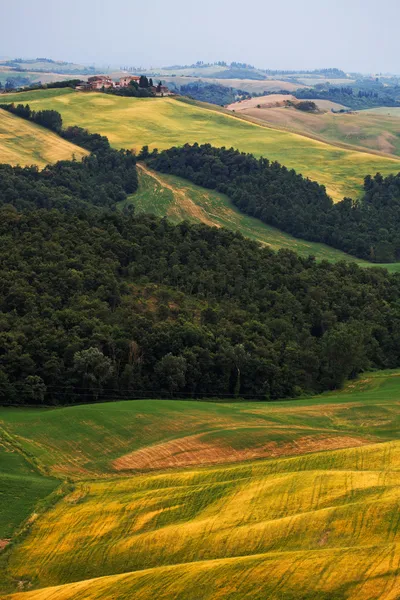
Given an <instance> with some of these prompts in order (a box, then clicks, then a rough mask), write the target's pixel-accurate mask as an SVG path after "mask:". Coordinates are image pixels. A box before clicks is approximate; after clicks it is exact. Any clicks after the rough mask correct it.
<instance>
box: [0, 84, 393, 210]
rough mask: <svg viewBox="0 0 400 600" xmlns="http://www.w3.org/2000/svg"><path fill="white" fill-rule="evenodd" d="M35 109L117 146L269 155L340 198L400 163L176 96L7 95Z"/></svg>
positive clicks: (355, 192) (61, 92) (48, 92)
mask: <svg viewBox="0 0 400 600" xmlns="http://www.w3.org/2000/svg"><path fill="white" fill-rule="evenodd" d="M7 100H8V101H9V102H23V103H26V102H29V104H30V106H31V107H32V108H34V109H35V110H37V109H39V108H41V109H44V108H46V109H49V108H52V109H55V110H58V111H59V112H60V113H61V114H62V117H63V120H64V122H65V124H66V125H74V124H78V125H81V126H83V127H86V128H88V129H89V130H90V131H95V132H98V133H101V134H103V135H106V136H107V137H108V138H109V140H110V142H111V144H113V145H114V146H115V147H117V148H134V149H136V150H139V149H140V148H141V146H143V145H148V146H149V147H151V148H154V147H158V148H160V149H163V148H169V147H171V146H173V145H182V144H184V143H186V142H189V143H192V142H199V143H211V144H213V145H216V146H227V147H230V146H234V147H237V148H238V149H239V150H241V151H245V152H251V153H253V154H255V155H258V156H260V155H263V156H267V157H268V158H269V159H271V160H277V161H279V162H280V163H281V164H284V165H286V166H287V167H289V168H294V169H296V171H297V172H299V173H302V174H303V175H304V176H307V177H309V178H311V179H313V180H316V181H318V182H319V183H321V184H323V185H325V186H326V188H327V191H328V193H329V194H330V195H331V196H332V197H333V198H334V199H336V200H340V199H341V198H342V197H343V196H350V197H356V196H357V195H358V194H359V193H360V187H361V183H362V179H363V177H364V176H365V175H367V174H371V173H376V172H377V171H379V172H381V173H382V174H383V175H385V174H388V173H391V172H397V171H398V170H399V169H400V161H398V160H395V159H389V158H384V157H381V156H376V155H372V154H368V153H366V152H365V153H364V152H357V151H351V150H346V149H343V148H339V147H335V146H332V145H329V144H325V143H321V142H319V141H316V140H312V139H310V138H307V137H305V136H300V135H296V134H293V133H289V132H286V131H281V130H278V129H272V128H269V127H262V126H259V125H257V124H254V123H250V122H247V121H244V120H241V119H239V118H236V117H234V116H231V115H229V114H225V113H224V112H220V111H218V110H215V109H210V108H208V105H204V106H203V105H198V104H196V103H188V102H181V101H179V100H177V99H174V98H157V99H147V98H143V99H134V98H121V97H116V96H109V95H104V94H99V93H90V94H87V93H86V94H83V93H79V92H73V91H72V90H45V91H44V92H41V91H37V92H26V93H20V94H11V95H7Z"/></svg>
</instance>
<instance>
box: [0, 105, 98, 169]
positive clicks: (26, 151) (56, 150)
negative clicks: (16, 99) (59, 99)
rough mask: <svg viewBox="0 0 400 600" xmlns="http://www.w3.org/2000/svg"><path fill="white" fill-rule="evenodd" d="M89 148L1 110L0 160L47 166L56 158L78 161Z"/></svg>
mask: <svg viewBox="0 0 400 600" xmlns="http://www.w3.org/2000/svg"><path fill="white" fill-rule="evenodd" d="M86 154H87V152H86V150H83V149H82V148H79V147H78V146H75V145H74V144H70V143H69V142H67V141H66V140H64V139H63V138H61V137H59V136H58V135H57V134H55V133H53V132H52V131H49V130H48V129H44V127H40V126H39V125H36V124H35V123H31V122H29V121H25V120H24V119H21V118H19V117H16V116H15V115H12V114H11V113H9V112H7V111H5V110H0V163H8V164H11V165H22V166H25V165H32V164H35V165H38V166H39V167H44V166H46V165H47V164H49V163H52V162H56V161H57V160H68V159H71V158H72V157H73V156H75V157H76V159H77V160H78V159H79V158H82V157H83V156H85V155H86Z"/></svg>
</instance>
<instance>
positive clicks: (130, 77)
mask: <svg viewBox="0 0 400 600" xmlns="http://www.w3.org/2000/svg"><path fill="white" fill-rule="evenodd" d="M131 81H134V82H135V83H137V84H138V85H139V81H140V77H137V76H136V75H125V77H121V78H120V80H119V87H127V86H128V85H129V84H130V82H131Z"/></svg>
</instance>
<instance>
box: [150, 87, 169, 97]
mask: <svg viewBox="0 0 400 600" xmlns="http://www.w3.org/2000/svg"><path fill="white" fill-rule="evenodd" d="M151 90H152V92H154V93H155V95H156V96H171V95H172V92H171V91H170V89H169V88H167V86H166V85H157V86H156V87H154V86H153V87H152V88H151Z"/></svg>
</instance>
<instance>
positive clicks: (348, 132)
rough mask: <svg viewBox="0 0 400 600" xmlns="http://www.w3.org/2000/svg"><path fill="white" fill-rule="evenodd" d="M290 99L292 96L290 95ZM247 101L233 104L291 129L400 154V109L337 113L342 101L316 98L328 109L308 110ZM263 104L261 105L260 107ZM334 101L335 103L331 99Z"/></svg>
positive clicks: (249, 113) (237, 110)
mask: <svg viewBox="0 0 400 600" xmlns="http://www.w3.org/2000/svg"><path fill="white" fill-rule="evenodd" d="M288 98H289V99H290V96H288ZM255 100H257V98H255V99H252V101H243V102H239V103H235V104H231V105H230V106H229V108H230V109H231V110H235V111H236V112H240V114H243V115H247V116H249V117H253V118H256V119H259V120H261V121H264V122H265V123H267V124H269V125H271V126H278V127H284V128H285V129H288V130H290V131H293V132H296V133H300V134H305V135H310V136H313V137H317V138H318V139H321V140H325V141H327V142H330V143H333V144H335V143H343V144H352V145H356V146H361V147H364V148H366V149H372V150H378V151H379V152H384V153H386V154H393V155H396V156H399V155H400V118H399V115H400V112H399V109H393V108H382V109H371V110H361V111H358V112H354V113H351V114H340V113H339V114H334V113H332V112H331V110H330V109H331V108H334V109H335V110H338V109H339V108H340V105H336V106H330V105H329V104H328V105H326V103H327V102H328V101H324V100H316V101H315V102H316V103H317V104H318V105H319V106H320V108H322V109H323V110H325V111H326V112H324V113H322V114H321V113H319V114H313V113H305V112H302V111H300V110H296V109H294V108H289V107H271V106H267V105H266V103H263V102H262V98H259V99H258V100H260V102H258V103H255V102H254V101H255ZM321 103H325V106H324V104H321ZM257 104H260V108H257ZM331 104H332V105H333V104H334V103H331Z"/></svg>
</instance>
